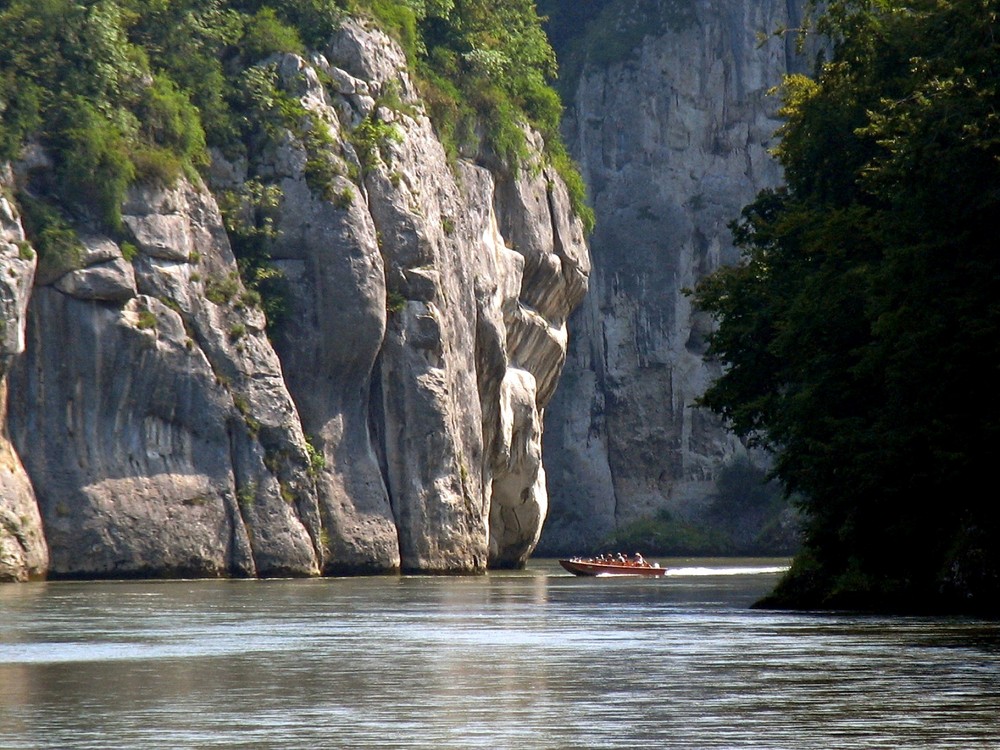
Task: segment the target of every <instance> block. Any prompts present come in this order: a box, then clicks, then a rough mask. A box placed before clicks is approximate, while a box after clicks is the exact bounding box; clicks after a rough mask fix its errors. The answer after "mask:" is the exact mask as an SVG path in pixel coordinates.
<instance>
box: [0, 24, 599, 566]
mask: <svg viewBox="0 0 1000 750" xmlns="http://www.w3.org/2000/svg"><path fill="white" fill-rule="evenodd" d="M262 65H264V66H266V67H267V69H268V70H269V71H271V73H273V76H274V81H275V84H276V85H277V86H278V87H280V88H281V89H283V90H284V91H285V92H286V93H288V94H291V95H292V96H293V97H294V98H295V99H296V100H298V102H299V103H300V104H301V106H302V108H303V111H304V113H305V114H304V115H303V116H302V118H301V119H302V121H301V122H296V123H290V124H289V126H288V127H287V128H286V129H285V130H284V131H282V132H280V133H277V134H276V135H275V134H274V133H271V134H269V136H268V137H267V138H262V140H261V143H260V148H258V149H252V150H251V151H250V153H249V156H248V158H247V159H246V160H240V161H236V162H229V161H227V160H226V159H224V158H223V157H222V156H221V155H216V159H215V163H214V164H213V167H212V170H211V175H210V177H209V179H208V185H207V187H206V186H202V185H200V184H195V183H191V182H189V181H184V180H181V181H179V182H178V184H177V185H175V186H173V187H171V188H169V189H168V188H163V187H156V186H151V185H146V186H137V187H136V188H135V189H133V190H132V192H131V193H130V195H129V199H128V201H127V204H126V205H125V206H124V207H123V218H124V225H125V231H124V234H123V237H111V236H107V235H104V234H101V233H100V232H99V231H97V230H95V229H94V227H93V226H91V225H89V224H88V223H87V222H86V221H84V220H81V219H80V218H79V217H77V218H73V217H68V218H70V219H71V220H72V221H74V222H75V224H74V226H75V229H76V230H77V233H78V235H79V237H80V240H81V243H82V248H81V250H80V251H79V253H78V255H79V257H78V258H76V259H75V262H74V263H73V264H71V265H70V266H69V267H58V268H56V269H55V270H53V269H51V268H47V271H46V274H45V275H44V277H43V276H39V278H38V279H37V280H36V283H35V286H34V288H33V289H31V290H30V304H29V303H28V302H27V298H28V291H29V286H30V278H29V281H28V282H27V283H26V284H22V286H23V289H22V291H23V302H22V303H21V307H22V308H23V307H24V305H25V304H27V314H26V319H27V334H26V346H25V347H23V348H24V352H23V354H20V353H19V352H20V349H19V348H18V347H17V346H14V347H12V348H9V350H5V352H4V353H5V360H4V361H5V362H7V356H6V355H7V353H8V351H9V354H10V356H11V357H15V355H17V356H16V357H15V358H14V359H13V360H12V361H11V362H10V369H11V372H10V375H9V380H10V393H11V394H12V397H11V408H10V415H9V425H10V432H11V436H12V446H16V451H15V450H14V449H13V447H12V448H11V450H10V451H8V452H9V454H10V456H12V457H13V458H12V461H11V462H10V464H11V465H12V466H14V464H15V463H16V458H17V456H18V455H20V457H21V459H22V460H23V461H24V467H25V469H26V473H25V472H23V471H22V472H20V473H19V474H17V476H19V477H20V478H21V479H22V480H23V488H22V489H21V490H20V495H18V496H19V497H22V498H23V500H22V501H17V502H16V504H15V503H14V502H12V501H11V500H10V499H9V498H10V497H13V496H14V495H16V494H17V493H15V492H13V491H8V490H6V489H5V490H4V496H3V498H0V512H2V513H3V514H4V515H3V516H0V545H2V546H0V576H2V575H4V573H3V571H4V565H5V562H4V561H5V560H6V559H7V558H10V559H11V560H12V562H11V563H8V564H7V567H8V568H9V569H10V570H11V571H12V572H10V573H8V574H6V575H7V577H9V578H15V577H25V576H27V575H38V574H42V573H44V572H45V570H46V564H45V560H44V557H41V558H39V557H38V555H37V554H36V552H35V551H31V552H30V554H29V551H28V549H29V548H31V550H34V549H35V547H38V545H37V544H36V545H35V546H32V544H33V540H34V541H38V542H41V540H42V537H41V530H42V529H44V535H45V540H46V541H47V543H48V549H49V553H50V557H51V559H50V562H49V564H48V571H49V573H50V574H51V575H53V576H60V577H108V576H170V575H185V576H189V575H190V576H252V575H257V576H271V575H315V574H318V573H377V572H386V571H392V570H397V569H405V570H414V571H423V572H473V571H482V570H484V569H485V568H486V567H487V565H494V566H516V565H519V564H521V563H523V561H524V560H525V559H526V558H527V556H528V555H529V554H530V553H531V551H532V549H533V548H534V546H535V544H536V542H537V540H538V537H539V534H540V531H541V524H542V520H543V519H544V517H545V512H546V506H547V501H546V492H545V479H544V471H543V468H542V462H541V430H542V415H543V413H544V409H545V406H546V404H547V403H548V401H549V399H550V398H551V397H552V394H553V391H554V388H555V384H556V382H557V380H558V376H559V371H560V369H561V367H562V364H563V361H564V359H565V351H566V342H567V335H566V319H567V317H568V315H569V313H570V311H571V310H572V308H573V307H574V306H576V305H577V304H579V302H580V300H581V299H582V297H583V295H584V293H585V291H586V288H587V277H588V274H589V258H588V252H587V247H586V245H585V243H584V239H583V231H582V226H581V225H580V222H579V221H578V220H577V219H575V218H574V217H573V216H572V213H571V211H570V208H569V201H568V198H567V196H566V192H565V189H564V187H563V186H562V183H561V181H560V180H559V178H558V176H557V175H555V173H554V172H552V171H550V170H549V169H548V168H545V167H542V166H541V165H540V163H539V164H538V165H536V167H535V168H532V169H524V170H521V171H520V172H519V173H518V174H517V175H511V174H509V173H506V172H501V171H491V170H490V169H487V168H486V167H484V166H481V165H479V164H477V163H475V162H473V161H459V162H458V163H456V164H449V161H448V159H447V157H446V155H445V151H444V149H443V147H442V146H441V144H440V142H439V141H438V139H437V138H436V136H435V134H434V131H433V128H432V127H431V124H430V122H429V120H428V119H427V117H426V116H425V115H424V113H423V108H422V105H421V102H420V100H419V98H418V97H417V95H416V92H415V88H414V86H413V84H412V82H411V81H410V79H409V76H408V73H407V71H406V65H405V59H404V57H403V55H402V53H401V51H400V50H399V49H398V47H396V45H395V44H394V43H393V42H391V41H390V40H389V39H388V38H387V37H386V36H385V35H384V34H382V33H381V32H379V31H377V30H374V29H371V28H368V27H366V26H364V25H362V24H360V23H357V22H354V21H347V22H345V23H344V24H343V26H342V28H341V29H339V30H338V31H337V32H336V34H335V36H334V38H333V40H332V41H331V44H330V45H329V47H328V48H327V49H326V50H324V51H323V53H322V54H320V53H314V54H312V55H311V56H309V57H299V56H296V55H284V56H280V57H275V58H273V59H270V60H267V61H265V62H264V63H263V64H262ZM376 125H377V127H375V126H376ZM369 126H372V127H369ZM373 133H374V135H372V134H373ZM366 139H367V140H366ZM317 144H321V146H322V148H321V149H320V150H317V148H318V147H317ZM539 158H540V157H539ZM317 164H319V165H320V168H319V169H317ZM17 173H18V185H19V188H20V189H21V190H24V191H26V192H28V193H30V192H32V191H34V190H35V186H36V185H38V186H42V187H44V185H45V184H47V182H50V181H51V179H52V173H51V169H50V167H49V166H48V165H47V163H46V162H45V159H44V154H40V153H36V154H35V155H34V157H33V158H31V159H26V160H25V161H24V162H22V163H20V164H19V165H18V169H17ZM317 174H319V175H320V178H319V179H318V178H317ZM248 185H255V186H258V188H260V187H262V188H263V189H266V190H267V191H270V192H269V193H268V194H269V195H270V196H272V197H273V198H274V205H273V206H271V209H273V215H269V217H268V222H269V224H268V231H269V232H270V235H269V240H270V242H269V251H270V256H271V260H270V264H271V266H272V267H273V268H274V269H276V270H278V271H280V272H281V275H282V278H281V283H282V288H283V290H284V291H283V293H282V299H283V302H284V307H285V312H284V315H283V317H282V319H281V320H280V322H279V324H278V325H277V326H276V327H274V329H273V330H272V331H271V332H270V336H269V335H268V334H267V333H265V322H266V321H265V318H264V315H263V313H262V311H261V309H260V307H259V298H258V297H257V295H256V293H255V292H253V291H250V290H248V289H247V288H246V287H245V286H244V284H243V282H242V281H241V277H240V273H239V271H238V267H237V262H236V257H235V256H234V252H233V249H232V247H231V245H230V240H229V238H228V237H227V234H226V231H225V229H224V226H223V220H222V216H221V215H220V212H219V209H218V206H217V202H216V198H217V197H224V198H225V199H226V201H227V205H229V206H232V205H233V202H234V199H235V201H236V204H238V203H239V199H240V197H241V196H242V197H244V198H246V196H247V194H248V192H249V191H248V190H247V186H248ZM5 205H8V209H7V213H6V214H4V215H3V216H5V217H7V218H5V219H4V221H5V224H4V227H5V228H4V231H5V232H8V231H9V232H13V231H14V230H13V229H10V230H8V228H7V227H8V225H10V226H11V227H13V226H14V224H15V223H16V209H15V208H14V207H13V204H5ZM244 209H245V211H247V212H250V213H252V212H253V210H254V208H253V206H250V205H245V206H244ZM229 210H232V211H233V213H232V214H231V215H230V216H229V221H230V225H232V224H233V222H237V223H238V222H239V221H240V220H241V216H242V214H241V212H240V211H239V210H233V209H231V208H230V209H229ZM242 219H246V220H247V221H250V222H252V221H253V217H252V216H250V217H249V218H248V217H247V216H242ZM17 231H20V230H19V229H18V230H17ZM10 237H11V241H10V242H8V243H7V244H6V245H4V247H7V248H8V249H7V250H2V247H0V252H2V253H3V255H4V258H8V257H10V258H13V257H15V256H17V254H18V252H19V250H18V244H17V243H18V242H19V241H20V240H22V239H23V235H21V234H18V235H17V237H15V236H14V235H13V234H11V235H10ZM4 238H5V239H6V238H7V234H5V235H4ZM19 238H20V239H19ZM27 250H28V248H26V250H23V251H20V252H22V253H26V252H27ZM3 262H7V263H10V262H12V261H10V260H4V261H3ZM17 273H22V270H21V269H18V270H17ZM10 277H11V278H13V277H14V271H13V270H12V271H11V273H10ZM19 309H20V308H19ZM3 312H4V320H5V321H6V323H7V326H8V328H7V329H5V330H13V329H11V328H10V327H11V326H16V325H18V324H19V321H21V320H23V319H24V317H25V316H21V317H20V318H19V317H18V316H17V315H15V314H14V313H13V312H11V311H9V310H8V309H7V308H6V307H5V308H4V311H3ZM8 338H9V337H8ZM15 338H16V337H15ZM2 447H3V445H2V444H0V448H2ZM4 465H5V466H6V463H5V464H4ZM29 477H30V481H29ZM8 484H10V482H8ZM4 487H6V485H5V486H4ZM32 491H33V494H32ZM36 500H37V502H36ZM8 505H9V506H10V508H11V511H10V513H8V512H7V507H8ZM22 509H23V510H24V513H22V512H21V511H22ZM31 513H34V516H32V515H31ZM12 514H13V516H16V517H17V518H19V519H20V518H22V517H23V518H24V519H25V520H24V521H23V522H19V525H18V526H17V527H13V526H10V525H9V524H7V522H6V521H4V520H2V519H6V518H7V517H8V516H11V515H12ZM10 540H15V541H16V542H17V545H18V547H17V550H15V552H16V554H15V552H8V551H7V550H8V549H13V547H12V544H11V541H10ZM44 549H45V547H44V544H42V545H41V546H40V550H41V551H42V552H44ZM29 558H30V559H29Z"/></svg>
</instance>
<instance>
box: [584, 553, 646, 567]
mask: <svg viewBox="0 0 1000 750" xmlns="http://www.w3.org/2000/svg"><path fill="white" fill-rule="evenodd" d="M573 561H574V562H587V563H598V564H601V565H625V566H629V567H636V568H650V567H652V568H658V567H660V564H659V563H653V564H652V565H650V564H649V563H648V562H646V559H645V558H644V557H643V556H642V555H640V554H639V553H638V552H636V553H635V554H634V555H632V557H626V556H625V555H623V554H622V553H621V552H616V553H608V554H600V555H598V556H597V557H588V558H586V559H584V558H582V557H574V558H573Z"/></svg>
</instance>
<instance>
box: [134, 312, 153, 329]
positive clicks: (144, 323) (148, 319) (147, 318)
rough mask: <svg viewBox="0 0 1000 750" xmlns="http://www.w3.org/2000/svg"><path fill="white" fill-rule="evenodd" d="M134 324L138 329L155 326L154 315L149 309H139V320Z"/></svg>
mask: <svg viewBox="0 0 1000 750" xmlns="http://www.w3.org/2000/svg"><path fill="white" fill-rule="evenodd" d="M135 325H136V328H138V329H139V330H140V331H144V330H148V329H151V328H156V315H154V314H153V313H152V312H151V311H149V310H140V311H139V320H138V322H136V324H135Z"/></svg>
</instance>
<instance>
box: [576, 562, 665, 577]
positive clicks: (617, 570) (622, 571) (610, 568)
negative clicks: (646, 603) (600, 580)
mask: <svg viewBox="0 0 1000 750" xmlns="http://www.w3.org/2000/svg"><path fill="white" fill-rule="evenodd" d="M559 564H560V565H562V566H563V567H564V568H565V569H566V570H568V571H569V572H570V573H572V574H573V575H576V576H649V577H655V576H662V575H664V574H665V573H666V572H667V569H666V568H654V567H652V566H649V565H615V564H613V563H596V562H586V561H584V560H560V561H559Z"/></svg>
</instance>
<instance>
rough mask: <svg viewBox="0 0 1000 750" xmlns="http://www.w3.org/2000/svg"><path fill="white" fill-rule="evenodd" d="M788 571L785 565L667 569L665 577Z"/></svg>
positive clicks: (742, 574) (762, 573)
mask: <svg viewBox="0 0 1000 750" xmlns="http://www.w3.org/2000/svg"><path fill="white" fill-rule="evenodd" d="M786 570H788V566H787V565H766V566H761V567H719V568H706V567H693V568H667V572H666V575H667V577H668V578H669V577H673V578H698V577H705V576H751V575H764V574H774V573H784V572H785V571H786Z"/></svg>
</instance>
